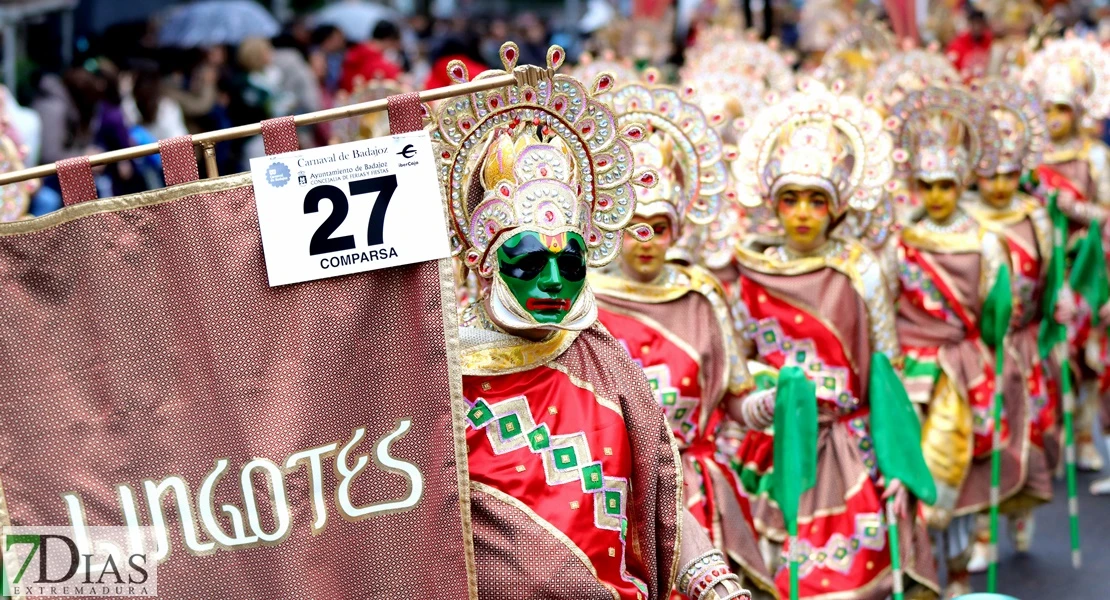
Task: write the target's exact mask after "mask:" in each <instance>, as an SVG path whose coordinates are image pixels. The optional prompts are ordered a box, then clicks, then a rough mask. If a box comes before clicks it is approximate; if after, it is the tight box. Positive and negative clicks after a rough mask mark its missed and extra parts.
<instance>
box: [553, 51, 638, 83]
mask: <svg viewBox="0 0 1110 600" xmlns="http://www.w3.org/2000/svg"><path fill="white" fill-rule="evenodd" d="M602 73H609V74H610V75H612V76H613V80H614V81H615V82H616V84H617V85H620V84H623V83H629V82H632V81H639V80H640V73H639V72H638V71H636V67H635V66H633V64H632V59H631V58H627V57H626V58H624V59H623V60H618V59H617V55H616V53H615V52H614V51H612V50H605V51H603V52H602V53H601V54H600V55H599V56H593V55H592V54H588V53H583V54H582V56H580V57H579V59H578V64H577V65H576V66H575V67H574V68H573V69H571V71H570V75H571V77H574V78H575V79H578V80H579V81H593V80H594V79H595V78H596V77H597V76H598V75H601V74H602Z"/></svg>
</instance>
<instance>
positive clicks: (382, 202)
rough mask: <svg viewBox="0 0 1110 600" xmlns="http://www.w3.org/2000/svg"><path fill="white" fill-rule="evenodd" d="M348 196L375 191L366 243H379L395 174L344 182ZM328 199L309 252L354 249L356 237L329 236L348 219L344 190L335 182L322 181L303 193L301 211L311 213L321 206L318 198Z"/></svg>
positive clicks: (393, 186) (325, 252)
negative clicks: (325, 214) (328, 207)
mask: <svg viewBox="0 0 1110 600" xmlns="http://www.w3.org/2000/svg"><path fill="white" fill-rule="evenodd" d="M347 187H348V189H349V190H350V192H351V196H361V195H363V194H372V193H374V192H378V194H379V195H378V200H377V202H375V203H374V208H373V209H372V210H371V211H370V222H369V223H367V225H366V243H367V245H369V246H378V245H381V243H382V229H383V228H384V227H385V211H386V210H387V209H388V208H389V201H390V200H391V199H393V192H395V191H397V176H396V175H382V176H381V177H372V178H370V179H356V180H355V181H351V182H348V183H347ZM321 200H330V201H331V206H332V209H331V214H330V215H328V218H327V219H324V222H323V223H320V227H318V228H317V229H316V233H314V234H312V240H311V241H310V242H309V243H308V253H309V254H310V255H313V256H315V255H317V254H329V253H331V252H342V251H344V250H354V248H355V238H354V236H353V235H343V236H340V237H337V238H333V237H331V235H332V234H333V233H335V230H336V229H339V226H340V225H342V224H343V221H344V220H346V219H347V194H344V193H343V190H341V189H339V188H337V187H335V186H334V185H321V186H317V187H314V188H312V189H311V190H309V191H308V193H307V194H305V197H304V213H305V214H306V215H307V214H309V213H314V212H316V211H318V210H320V201H321Z"/></svg>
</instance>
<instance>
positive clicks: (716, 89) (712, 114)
mask: <svg viewBox="0 0 1110 600" xmlns="http://www.w3.org/2000/svg"><path fill="white" fill-rule="evenodd" d="M682 85H684V86H687V87H690V88H693V89H694V90H696V91H697V94H696V95H695V96H694V103H695V104H697V105H698V107H699V108H701V109H702V111H703V112H704V113H705V117H706V118H707V119H709V124H710V125H711V126H713V128H714V129H716V130H717V133H719V134H720V135H721V139H722V140H723V141H724V142H725V143H726V144H730V143H731V144H735V143H736V141H738V138H739V134H740V133H741V132H740V131H738V130H737V129H736V127H735V121H736V119H739V118H742V117H745V116H746V117H749V118H750V117H752V116H754V115H755V114H756V113H757V112H759V111H760V109H762V108H763V107H764V106H765V105H766V97H767V88H766V86H765V85H764V84H763V83H762V82H761V81H759V80H758V79H752V78H748V77H744V76H742V75H739V74H737V73H732V72H729V71H702V72H698V73H692V74H691V73H688V74H687V76H686V77H685V78H684V79H683V80H682Z"/></svg>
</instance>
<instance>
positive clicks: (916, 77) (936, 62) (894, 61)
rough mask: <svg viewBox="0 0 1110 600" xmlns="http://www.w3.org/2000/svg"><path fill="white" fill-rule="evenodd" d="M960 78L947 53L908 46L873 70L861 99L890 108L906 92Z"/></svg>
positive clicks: (945, 83)
mask: <svg viewBox="0 0 1110 600" xmlns="http://www.w3.org/2000/svg"><path fill="white" fill-rule="evenodd" d="M959 82H960V74H959V73H957V72H956V68H955V67H953V66H952V62H951V61H949V60H948V58H947V57H945V56H943V55H941V54H938V53H936V52H932V51H929V50H922V49H916V48H915V49H911V50H907V51H905V52H902V53H900V54H897V55H895V56H894V57H892V58H890V59H889V60H887V61H886V62H884V63H883V64H881V65H879V68H878V69H877V70H876V71H875V76H874V77H873V78H872V81H871V84H870V86H869V88H870V89H871V90H872V91H870V92H868V93H867V94H866V95H865V96H864V97H863V99H864V101H865V102H866V103H867V104H868V105H870V106H874V107H876V108H882V109H884V110H886V109H889V108H890V107H892V106H894V105H895V104H897V103H899V102H901V101H902V99H904V98H905V97H906V96H907V95H908V94H909V93H911V92H915V91H920V90H923V89H925V88H926V87H928V86H930V85H933V84H938V85H949V84H957V83H959Z"/></svg>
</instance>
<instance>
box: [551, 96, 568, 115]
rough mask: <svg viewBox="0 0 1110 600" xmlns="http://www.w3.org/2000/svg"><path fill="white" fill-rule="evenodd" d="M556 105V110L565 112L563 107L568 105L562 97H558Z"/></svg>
mask: <svg viewBox="0 0 1110 600" xmlns="http://www.w3.org/2000/svg"><path fill="white" fill-rule="evenodd" d="M554 106H555V110H557V111H559V112H563V107H564V106H566V103H565V102H563V99H562V98H556V99H555V104H554Z"/></svg>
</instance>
